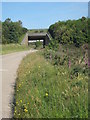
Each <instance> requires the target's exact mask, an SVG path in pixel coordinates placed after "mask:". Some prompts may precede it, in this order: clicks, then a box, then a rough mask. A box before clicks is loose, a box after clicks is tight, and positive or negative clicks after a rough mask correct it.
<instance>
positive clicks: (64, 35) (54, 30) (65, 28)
mask: <svg viewBox="0 0 90 120" xmlns="http://www.w3.org/2000/svg"><path fill="white" fill-rule="evenodd" d="M48 31H49V33H50V34H51V36H52V38H53V39H55V40H57V41H58V42H59V43H61V44H75V46H77V47H78V46H80V45H82V44H83V43H88V42H89V41H88V19H87V18H85V17H82V18H81V19H78V20H67V21H59V22H57V23H55V24H53V25H51V26H50V27H49V30H48Z"/></svg>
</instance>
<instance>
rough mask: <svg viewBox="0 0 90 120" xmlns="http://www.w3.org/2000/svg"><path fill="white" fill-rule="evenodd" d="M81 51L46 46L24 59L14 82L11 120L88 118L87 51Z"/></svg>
mask: <svg viewBox="0 0 90 120" xmlns="http://www.w3.org/2000/svg"><path fill="white" fill-rule="evenodd" d="M54 45H56V43H55V44H54ZM56 48H58V49H57V50H56ZM69 48H70V49H69ZM81 49H82V48H78V49H74V48H73V47H70V46H62V45H60V46H58V47H57V46H56V47H55V49H54V48H52V49H51V46H49V47H47V48H46V49H45V50H44V51H42V52H37V53H33V54H30V55H28V56H27V57H26V58H24V59H23V61H22V63H21V64H20V66H19V69H18V77H17V80H16V91H15V100H16V101H15V103H14V105H15V107H14V108H15V110H14V118H87V117H88V61H87V49H86V48H85V49H84V51H83V52H82V51H81ZM85 60H86V61H87V62H86V61H85ZM23 68H24V69H23Z"/></svg>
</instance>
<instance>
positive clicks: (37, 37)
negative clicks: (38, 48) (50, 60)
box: [28, 34, 50, 47]
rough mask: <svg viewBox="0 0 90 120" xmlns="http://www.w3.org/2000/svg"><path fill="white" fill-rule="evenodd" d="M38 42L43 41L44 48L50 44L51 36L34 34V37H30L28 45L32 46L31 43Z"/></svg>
mask: <svg viewBox="0 0 90 120" xmlns="http://www.w3.org/2000/svg"><path fill="white" fill-rule="evenodd" d="M38 40H40V41H41V40H43V47H45V45H48V44H49V42H50V39H49V36H48V35H47V34H44V35H43V34H33V35H28V44H30V41H32V42H35V41H38Z"/></svg>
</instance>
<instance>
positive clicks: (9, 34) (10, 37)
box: [2, 18, 27, 44]
mask: <svg viewBox="0 0 90 120" xmlns="http://www.w3.org/2000/svg"><path fill="white" fill-rule="evenodd" d="M26 32H27V29H26V28H23V27H22V22H21V21H20V20H19V21H18V22H12V21H11V19H10V18H8V19H6V20H5V21H4V22H2V43H3V44H6V43H18V42H19V38H20V37H21V36H22V35H23V34H25V33H26Z"/></svg>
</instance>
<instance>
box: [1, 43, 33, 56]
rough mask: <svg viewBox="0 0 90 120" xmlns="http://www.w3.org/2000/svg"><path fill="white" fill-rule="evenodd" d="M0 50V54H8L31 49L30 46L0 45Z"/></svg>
mask: <svg viewBox="0 0 90 120" xmlns="http://www.w3.org/2000/svg"><path fill="white" fill-rule="evenodd" d="M0 48H2V49H1V51H0V54H9V53H13V52H20V51H25V50H30V49H31V47H30V46H26V45H20V44H5V45H0Z"/></svg>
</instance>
